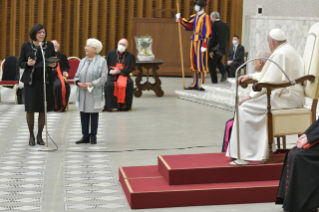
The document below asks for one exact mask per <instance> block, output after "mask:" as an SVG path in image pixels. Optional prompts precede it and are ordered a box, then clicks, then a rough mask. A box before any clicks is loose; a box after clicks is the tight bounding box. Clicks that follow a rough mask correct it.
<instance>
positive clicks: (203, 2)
mask: <svg viewBox="0 0 319 212" xmlns="http://www.w3.org/2000/svg"><path fill="white" fill-rule="evenodd" d="M208 2H209V0H194V5H195V4H197V5H198V6H200V7H203V8H204V7H206V6H207V3H208Z"/></svg>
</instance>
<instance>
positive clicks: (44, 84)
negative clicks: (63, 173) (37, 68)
mask: <svg viewBox="0 0 319 212" xmlns="http://www.w3.org/2000/svg"><path fill="white" fill-rule="evenodd" d="M39 44H40V48H41V52H42V57H43V89H44V119H45V147H42V148H41V149H39V150H38V151H45V152H51V151H54V150H55V149H52V148H50V147H49V142H48V119H47V118H48V117H47V115H48V112H47V93H46V82H45V58H44V53H43V48H42V42H39Z"/></svg>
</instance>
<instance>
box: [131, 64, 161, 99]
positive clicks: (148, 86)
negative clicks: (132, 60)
mask: <svg viewBox="0 0 319 212" xmlns="http://www.w3.org/2000/svg"><path fill="white" fill-rule="evenodd" d="M163 63H164V61H163V60H155V61H137V62H136V67H137V71H138V74H137V77H136V80H135V84H136V88H135V89H134V96H135V97H140V96H142V91H145V90H153V91H154V92H155V94H156V96H158V97H162V96H163V95H164V91H163V90H162V88H161V84H162V82H161V80H160V79H159V78H158V75H157V70H159V65H161V64H163ZM143 68H144V69H146V70H147V76H146V77H147V80H146V82H145V83H143V84H141V81H142V78H143ZM150 69H152V70H153V77H154V80H155V83H150V82H149V81H148V79H149V70H150Z"/></svg>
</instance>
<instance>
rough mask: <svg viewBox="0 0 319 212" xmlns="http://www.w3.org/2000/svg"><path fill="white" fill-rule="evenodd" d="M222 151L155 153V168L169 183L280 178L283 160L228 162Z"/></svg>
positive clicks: (203, 182) (270, 179) (183, 183)
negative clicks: (242, 164)
mask: <svg viewBox="0 0 319 212" xmlns="http://www.w3.org/2000/svg"><path fill="white" fill-rule="evenodd" d="M230 161H231V160H230V159H229V158H228V157H225V153H209V154H190V155H166V156H158V168H159V171H160V173H161V175H162V176H163V177H164V179H165V180H166V181H167V182H168V184H169V185H186V184H207V183H230V182H249V181H272V180H279V179H280V176H281V170H282V166H283V164H282V163H272V164H262V163H260V162H250V164H249V165H247V166H232V165H229V162H230Z"/></svg>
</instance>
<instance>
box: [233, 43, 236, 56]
mask: <svg viewBox="0 0 319 212" xmlns="http://www.w3.org/2000/svg"><path fill="white" fill-rule="evenodd" d="M235 54H236V46H234V53H233V59H235Z"/></svg>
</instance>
